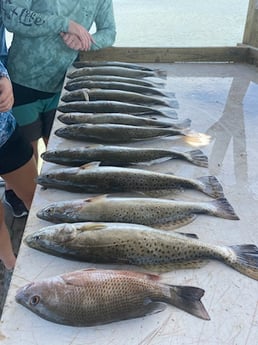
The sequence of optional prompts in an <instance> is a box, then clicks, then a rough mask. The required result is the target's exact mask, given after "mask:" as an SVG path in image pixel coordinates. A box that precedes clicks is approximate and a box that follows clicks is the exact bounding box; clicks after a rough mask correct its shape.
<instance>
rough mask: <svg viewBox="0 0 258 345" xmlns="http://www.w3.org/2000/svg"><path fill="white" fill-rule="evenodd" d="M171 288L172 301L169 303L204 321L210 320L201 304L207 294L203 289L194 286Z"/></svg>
mask: <svg viewBox="0 0 258 345" xmlns="http://www.w3.org/2000/svg"><path fill="white" fill-rule="evenodd" d="M169 287H170V299H168V303H170V304H172V305H174V306H176V307H177V308H179V309H182V310H184V311H185V312H187V313H189V314H192V315H194V316H197V317H199V318H201V319H203V320H210V317H209V314H208V312H207V311H206V309H205V307H204V305H203V304H202V302H201V298H202V297H203V295H204V292H205V291H204V290H203V289H200V288H197V287H193V286H173V285H169Z"/></svg>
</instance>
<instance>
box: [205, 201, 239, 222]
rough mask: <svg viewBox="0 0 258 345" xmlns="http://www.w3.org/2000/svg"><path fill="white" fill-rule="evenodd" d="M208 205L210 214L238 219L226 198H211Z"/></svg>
mask: <svg viewBox="0 0 258 345" xmlns="http://www.w3.org/2000/svg"><path fill="white" fill-rule="evenodd" d="M210 206H211V208H210V209H209V211H208V213H209V214H211V215H214V216H216V217H221V218H225V219H232V220H239V217H238V216H237V215H236V213H235V211H234V209H233V207H232V206H231V205H230V203H229V202H228V200H227V199H226V198H218V199H216V200H213V201H211V202H210Z"/></svg>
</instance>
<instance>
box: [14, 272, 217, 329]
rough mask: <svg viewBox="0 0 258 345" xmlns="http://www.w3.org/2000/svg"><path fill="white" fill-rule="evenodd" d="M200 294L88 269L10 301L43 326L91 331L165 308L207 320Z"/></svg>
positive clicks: (152, 278)
mask: <svg viewBox="0 0 258 345" xmlns="http://www.w3.org/2000/svg"><path fill="white" fill-rule="evenodd" d="M203 294H204V290H202V289H200V288H197V287H191V286H178V285H168V284H164V283H162V282H160V281H159V277H158V276H156V275H154V274H148V273H140V272H139V273H138V272H132V271H119V270H95V269H88V270H79V271H74V272H69V273H65V274H62V275H60V276H54V277H51V278H47V279H44V280H41V281H37V282H33V283H29V284H27V285H25V286H24V287H22V288H20V289H19V290H18V291H17V294H16V297H15V298H16V302H18V303H20V304H21V305H23V306H24V307H26V308H28V309H29V310H30V311H32V312H34V313H35V314H37V315H38V316H40V317H42V318H44V319H46V320H48V321H52V322H55V323H59V324H64V325H70V326H94V325H100V324H105V323H110V322H114V321H120V320H126V319H131V318H137V317H143V316H145V315H149V314H153V313H157V312H161V311H163V310H164V309H165V308H166V305H165V304H170V305H173V306H175V307H177V308H179V309H182V310H184V311H186V312H187V313H190V314H192V315H195V316H197V317H199V318H201V319H204V320H209V319H210V318H209V315H208V313H207V311H206V310H205V308H204V306H203V304H202V302H201V297H202V296H203Z"/></svg>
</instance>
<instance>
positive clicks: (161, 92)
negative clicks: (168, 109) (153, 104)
mask: <svg viewBox="0 0 258 345" xmlns="http://www.w3.org/2000/svg"><path fill="white" fill-rule="evenodd" d="M159 91H160V94H162V95H163V96H165V97H168V98H175V97H176V94H175V92H171V91H167V90H159Z"/></svg>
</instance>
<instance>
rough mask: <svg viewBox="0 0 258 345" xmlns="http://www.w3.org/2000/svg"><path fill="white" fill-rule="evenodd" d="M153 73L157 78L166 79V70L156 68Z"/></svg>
mask: <svg viewBox="0 0 258 345" xmlns="http://www.w3.org/2000/svg"><path fill="white" fill-rule="evenodd" d="M155 75H156V77H158V78H161V79H167V72H166V71H162V70H159V69H156V70H155Z"/></svg>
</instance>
